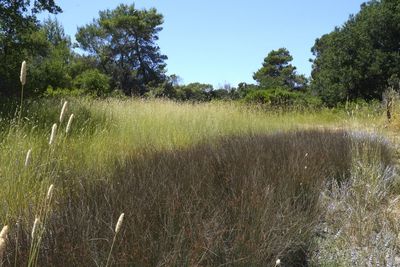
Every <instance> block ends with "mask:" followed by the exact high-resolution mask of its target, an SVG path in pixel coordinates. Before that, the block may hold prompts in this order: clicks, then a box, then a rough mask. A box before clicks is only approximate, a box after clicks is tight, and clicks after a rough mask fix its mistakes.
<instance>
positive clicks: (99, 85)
mask: <svg viewBox="0 0 400 267" xmlns="http://www.w3.org/2000/svg"><path fill="white" fill-rule="evenodd" d="M74 86H75V87H76V88H79V89H83V90H85V91H87V92H88V93H93V94H96V95H97V96H101V95H105V94H107V93H109V92H110V78H109V77H108V76H107V75H105V74H103V73H101V72H100V71H99V70H97V69H89V70H86V71H84V72H82V73H81V74H79V75H78V76H77V77H76V78H75V80H74Z"/></svg>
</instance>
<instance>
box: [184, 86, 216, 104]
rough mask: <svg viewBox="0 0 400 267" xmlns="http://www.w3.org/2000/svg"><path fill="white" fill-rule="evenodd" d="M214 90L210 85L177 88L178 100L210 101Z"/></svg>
mask: <svg viewBox="0 0 400 267" xmlns="http://www.w3.org/2000/svg"><path fill="white" fill-rule="evenodd" d="M213 90H214V88H213V86H212V85H210V84H203V83H190V84H188V85H182V86H178V87H176V98H177V99H178V100H182V101H187V100H189V101H199V102H204V101H209V100H211V97H212V92H213Z"/></svg>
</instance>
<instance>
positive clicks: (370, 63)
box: [312, 0, 400, 106]
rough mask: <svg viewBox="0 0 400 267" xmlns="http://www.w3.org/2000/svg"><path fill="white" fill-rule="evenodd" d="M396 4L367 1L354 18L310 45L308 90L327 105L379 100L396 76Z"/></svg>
mask: <svg viewBox="0 0 400 267" xmlns="http://www.w3.org/2000/svg"><path fill="white" fill-rule="evenodd" d="M399 14H400V2H399V1H398V0H381V1H369V2H368V3H365V4H363V5H362V6H361V10H360V12H359V13H358V14H356V15H353V16H350V18H349V19H348V21H347V22H346V23H345V24H344V25H343V26H342V27H337V28H335V29H334V31H332V32H331V33H329V34H325V35H323V36H322V37H321V38H319V39H317V40H316V41H315V45H314V46H313V48H312V52H313V54H314V56H315V59H314V60H313V69H312V79H313V80H312V89H313V90H314V91H316V92H318V94H320V95H321V97H322V98H323V100H324V102H325V103H327V104H328V105H331V106H333V105H335V104H336V103H338V102H343V101H345V100H346V99H350V100H351V99H357V98H363V99H365V100H370V99H381V97H382V93H383V91H384V90H385V89H386V88H387V86H388V80H389V79H390V77H391V76H392V75H395V74H397V75H398V74H400V53H399V51H400V35H399V32H400V15H399Z"/></svg>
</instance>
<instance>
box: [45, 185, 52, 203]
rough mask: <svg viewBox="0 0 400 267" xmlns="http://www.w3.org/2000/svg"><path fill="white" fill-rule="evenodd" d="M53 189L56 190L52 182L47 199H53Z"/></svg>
mask: <svg viewBox="0 0 400 267" xmlns="http://www.w3.org/2000/svg"><path fill="white" fill-rule="evenodd" d="M53 190H54V185H53V184H51V185H50V186H49V189H48V190H47V195H46V199H47V200H51V197H52V196H53Z"/></svg>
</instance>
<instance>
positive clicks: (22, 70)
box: [19, 60, 26, 85]
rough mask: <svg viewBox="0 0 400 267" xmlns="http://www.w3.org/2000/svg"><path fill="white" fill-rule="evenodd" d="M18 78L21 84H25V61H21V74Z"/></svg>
mask: <svg viewBox="0 0 400 267" xmlns="http://www.w3.org/2000/svg"><path fill="white" fill-rule="evenodd" d="M19 80H20V81H21V84H22V85H25V84H26V61H25V60H24V61H22V64H21V74H20V75H19Z"/></svg>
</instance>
